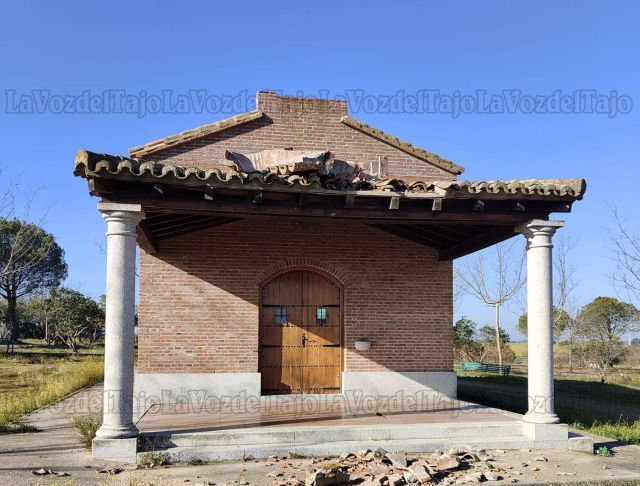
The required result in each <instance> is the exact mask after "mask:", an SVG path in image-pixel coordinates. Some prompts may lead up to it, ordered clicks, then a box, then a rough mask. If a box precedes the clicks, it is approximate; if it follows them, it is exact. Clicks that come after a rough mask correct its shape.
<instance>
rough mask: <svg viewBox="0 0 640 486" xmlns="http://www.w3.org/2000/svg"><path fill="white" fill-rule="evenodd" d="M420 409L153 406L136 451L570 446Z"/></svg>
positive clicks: (562, 435)
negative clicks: (139, 446)
mask: <svg viewBox="0 0 640 486" xmlns="http://www.w3.org/2000/svg"><path fill="white" fill-rule="evenodd" d="M420 405H421V407H417V406H416V408H414V409H409V408H408V407H407V404H406V403H403V404H402V406H398V404H397V403H395V404H391V403H388V404H381V403H369V404H366V403H356V402H354V401H348V400H346V399H344V397H341V396H327V395H322V396H305V397H304V398H294V397H261V398H260V399H259V400H257V401H255V402H253V403H243V404H224V405H221V404H216V405H213V406H209V407H194V406H193V405H154V406H153V407H151V409H149V410H148V411H147V413H146V414H145V415H144V416H143V417H142V418H141V419H140V420H139V421H138V424H137V426H138V428H139V430H140V434H141V444H142V447H143V448H145V449H147V450H154V451H163V452H166V453H167V454H168V455H169V460H170V461H171V462H188V461H193V460H202V461H221V460H238V459H243V458H246V457H249V456H252V457H254V458H263V457H268V456H272V455H288V454H290V453H295V454H298V455H301V456H313V455H322V456H332V455H339V454H342V453H344V452H353V451H357V450H361V449H367V448H376V447H382V448H383V449H385V450H387V451H396V450H403V451H407V452H430V451H434V450H446V449H449V448H451V447H461V446H471V447H473V448H478V449H504V450H508V449H549V448H567V447H569V444H570V442H569V434H568V430H567V426H566V425H562V424H554V425H539V424H535V425H534V424H529V423H526V422H524V421H523V420H522V419H523V416H522V415H519V414H515V413H510V412H505V411H503V410H498V409H493V408H488V407H483V406H481V405H476V404H473V403H468V402H462V401H458V400H451V399H447V398H442V397H437V398H436V399H433V400H432V401H431V403H429V404H428V406H425V405H426V404H425V403H424V402H421V403H420ZM581 447H587V448H588V444H587V445H586V446H584V445H582V446H581Z"/></svg>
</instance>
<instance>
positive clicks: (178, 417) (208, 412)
mask: <svg viewBox="0 0 640 486" xmlns="http://www.w3.org/2000/svg"><path fill="white" fill-rule="evenodd" d="M521 418H522V416H521V415H518V414H515V413H511V412H506V411H504V410H498V409H493V408H488V407H484V406H482V405H477V404H474V403H469V402H463V401H459V400H452V399H449V398H444V397H437V398H432V399H429V400H427V401H424V402H422V403H420V404H417V403H409V404H406V403H405V404H399V403H380V402H371V403H369V402H361V401H358V400H347V399H344V398H342V397H340V396H336V397H327V395H320V396H305V397H295V396H279V397H261V399H260V400H256V401H253V402H252V401H247V402H244V403H225V404H220V403H212V404H199V405H194V404H169V405H160V404H158V405H153V406H152V407H151V408H150V409H149V410H148V411H147V413H145V414H144V416H143V417H142V418H141V419H140V420H139V421H138V423H137V426H138V429H139V430H140V432H141V433H143V434H144V433H154V432H173V433H186V432H205V431H214V430H229V429H246V428H255V427H291V426H296V425H298V426H312V427H313V426H316V427H326V426H358V425H363V426H364V425H367V426H372V425H403V424H435V423H451V422H457V423H461V422H466V423H469V422H513V421H517V420H520V419H521Z"/></svg>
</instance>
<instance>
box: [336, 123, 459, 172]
mask: <svg viewBox="0 0 640 486" xmlns="http://www.w3.org/2000/svg"><path fill="white" fill-rule="evenodd" d="M340 122H341V123H343V124H344V125H347V126H348V127H351V128H354V129H356V130H358V131H360V132H362V133H364V134H366V135H369V136H370V137H373V138H375V139H377V140H380V141H382V142H385V143H387V144H389V145H391V146H392V147H395V148H397V149H398V150H402V151H403V152H405V153H407V154H409V155H413V156H414V157H416V158H417V159H420V160H423V161H425V162H428V163H430V164H432V165H435V166H436V167H438V168H440V169H442V170H445V171H447V172H451V173H452V174H456V175H460V174H462V173H463V172H464V167H462V166H461V165H457V164H454V163H453V162H451V161H450V160H447V159H444V158H442V157H440V156H439V155H437V154H434V153H432V152H428V151H426V150H424V149H421V148H419V147H415V146H413V145H411V144H410V143H409V142H405V141H404V140H400V139H399V138H397V137H394V136H393V135H389V134H388V133H386V132H383V131H382V130H378V129H377V128H373V127H371V126H369V125H367V124H366V123H364V122H361V121H359V120H356V119H355V118H351V117H350V116H347V115H345V116H343V117H342V118H340Z"/></svg>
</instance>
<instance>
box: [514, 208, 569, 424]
mask: <svg viewBox="0 0 640 486" xmlns="http://www.w3.org/2000/svg"><path fill="white" fill-rule="evenodd" d="M563 226H564V222H562V221H547V220H541V219H534V220H532V221H529V222H528V223H526V224H523V225H522V226H520V227H519V228H518V230H519V231H520V232H521V233H522V234H523V235H524V236H525V237H526V239H527V337H528V339H527V341H528V345H527V353H528V395H529V410H528V412H527V414H526V415H525V417H524V420H525V421H527V422H531V423H535V424H554V423H557V422H559V421H560V420H559V419H558V416H557V415H556V414H555V411H554V405H553V316H552V313H553V278H552V273H553V266H552V258H551V249H552V248H553V244H552V242H551V238H552V237H553V235H554V233H555V232H556V230H557V229H558V228H561V227H563Z"/></svg>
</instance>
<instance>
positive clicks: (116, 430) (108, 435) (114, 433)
mask: <svg viewBox="0 0 640 486" xmlns="http://www.w3.org/2000/svg"><path fill="white" fill-rule="evenodd" d="M137 436H138V429H137V428H136V426H135V425H133V424H126V425H118V426H113V425H104V424H103V425H102V426H101V427H100V428H99V429H98V431H97V432H96V437H97V438H98V439H117V440H120V439H129V438H132V437H137Z"/></svg>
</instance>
